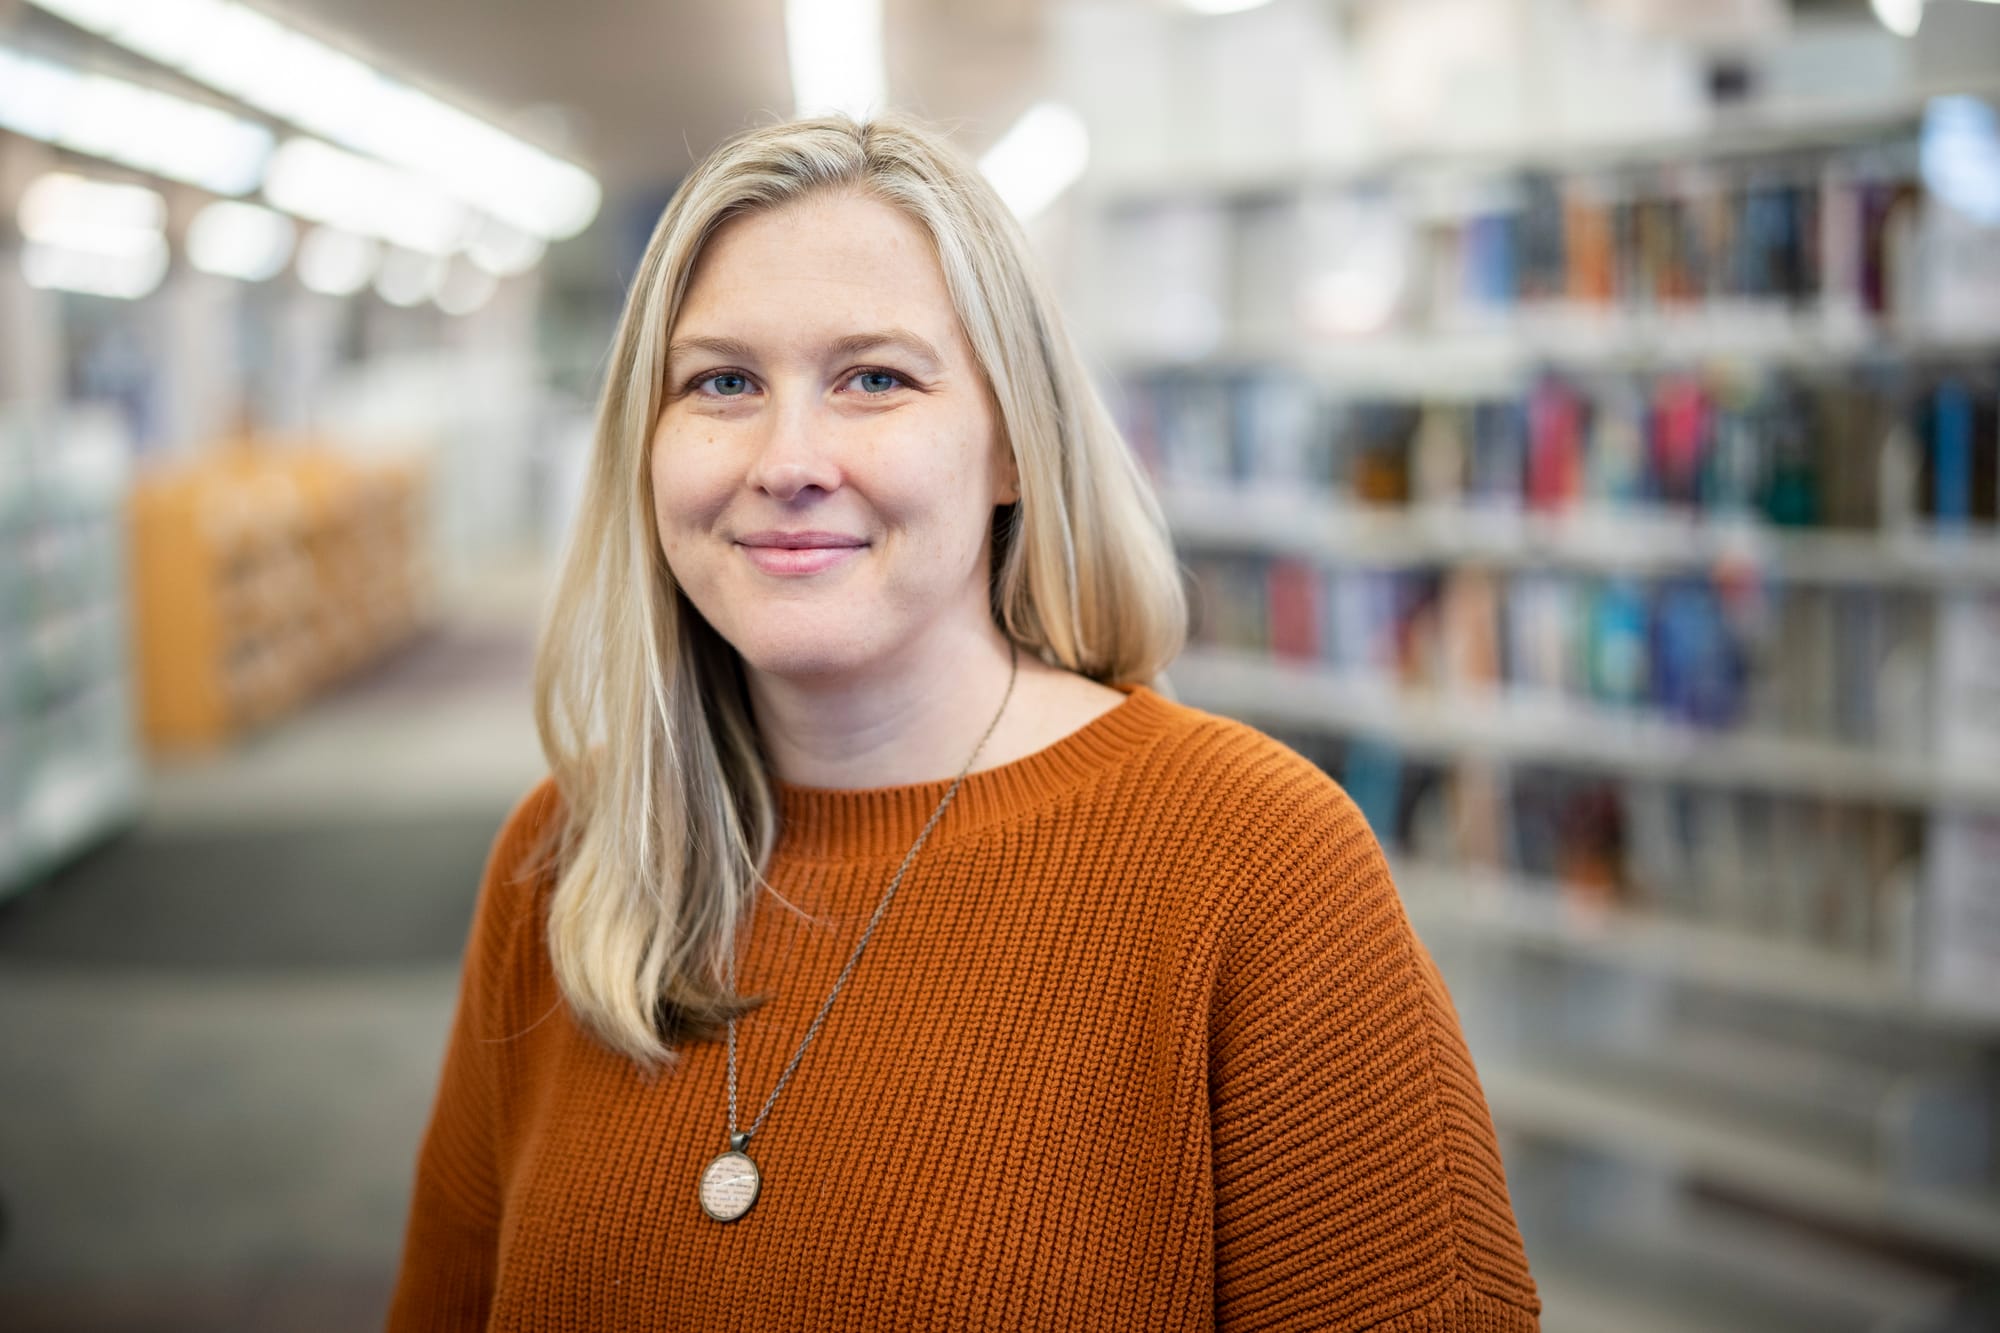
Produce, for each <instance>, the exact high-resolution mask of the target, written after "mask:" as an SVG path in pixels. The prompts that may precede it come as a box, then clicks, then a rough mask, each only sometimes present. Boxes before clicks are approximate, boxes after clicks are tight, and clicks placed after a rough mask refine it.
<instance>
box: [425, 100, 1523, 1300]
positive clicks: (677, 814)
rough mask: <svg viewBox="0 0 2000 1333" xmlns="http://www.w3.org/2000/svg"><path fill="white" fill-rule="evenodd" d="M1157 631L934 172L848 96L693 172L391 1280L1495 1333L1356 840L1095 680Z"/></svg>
mask: <svg viewBox="0 0 2000 1333" xmlns="http://www.w3.org/2000/svg"><path fill="white" fill-rule="evenodd" d="M1184 628H1185V608H1184V604H1183V602H1182V599H1181V593H1180V587H1179V582H1178V576H1177V572H1176V567H1175V565H1174V562H1173V558H1172V554H1171V550H1170V547H1169V545H1168V542H1167V539H1166V536H1165V534H1164V528H1163V524H1162V522H1161V518H1160V513H1159V510H1158V507H1157V505H1156V503H1155V502H1154V500H1153V499H1152V497H1151V495H1150V493H1149V491H1148V489H1147V487H1146V485H1145V483H1144V481H1143V479H1142V477H1141V475H1140V473H1139V472H1138V471H1137V469H1136V468H1135V466H1134V464H1133V462H1132V460H1131V457H1130V455H1129V454H1128V452H1127V450H1126V448H1125V446H1124V444H1123V443H1122V441H1121V440H1120V439H1119V437H1118V434H1117V432H1116V429H1115V428H1114V426H1113V425H1112V424H1111V422H1110V420H1109V418H1108V416H1107V414H1106V412H1105V410H1104V408H1103V406H1102V404H1101V403H1100V401H1099V399H1098V398H1097V396H1096V395H1095V393H1094V392H1093V391H1092V389H1091V386H1090V384H1089V382H1088V380H1087V378H1086V376H1085V374H1084V372H1083V370H1082V369H1081V366H1080V364H1079V361H1078V358H1077V355H1076V353H1075V351H1074V350H1073V348H1072V346H1071V344H1070V341H1069V339H1068V336H1067V335H1066V333H1065V332H1064V330H1063V326H1062V323H1061V321H1060V319H1059V317H1058V314H1057V311H1056V308H1055V306H1054V304H1053V302H1052V301H1051V300H1050V298H1049V296H1048V294H1047V291H1046V290H1045V288H1044V287H1043V285H1042V284H1041V282H1040V280H1039V279H1038V278H1037V277H1036V276H1035V275H1034V273H1033V270H1032V267H1031V265H1030V263H1029V260H1028V258H1027V250H1026V246H1025V243H1024V241H1023V239H1022V237H1021V234H1020V232H1019V229H1018V228H1017V226H1016V224H1015V223H1014V222H1013V220H1012V219H1011V217H1010V216H1009V215H1008V214H1007V212H1006V210H1005V208H1004V206H1003V205H1002V204H1001V203H1000V202H999V200H998V198H997V197H996V196H995V195H994V193H993V192H992V191H991V190H990V189H989V188H988V187H987V185H986V184H985V183H984V182H983V181H982V180H981V178H980V177H979V175H978V174H977V173H976V172H975V171H973V170H972V169H970V168H969V167H968V166H966V165H965V164H964V162H963V161H962V160H961V159H960V158H958V157H957V156H956V155H954V154H953V153H952V152H951V151H949V150H948V149H947V148H946V147H945V146H944V145H943V143H942V142H941V141H940V140H939V139H938V138H937V137H936V136H935V135H934V134H933V133H932V132H930V131H928V130H926V129H924V128H922V127H919V126H918V125H916V124H914V123H912V122H909V121H906V120H903V119H900V118H896V117H885V118H881V119H877V120H874V121H872V122H869V123H866V124H855V123H853V122H851V121H849V120H846V119H841V118H835V119H823V120H812V121H802V122H795V123H791V124H785V125H778V126H773V127H770V128H765V129H759V130H756V131H753V132H750V133H746V134H744V135H742V136H740V137H738V138H737V139H735V140H733V141H732V142H730V143H728V144H726V145H724V146H723V147H722V148H720V149H718V150H717V151H716V152H715V153H714V154H713V155H711V156H710V157H709V158H708V159H707V160H706V161H704V162H703V163H702V164H701V165H700V166H699V167H697V168H696V170H695V171H694V173H693V174H692V175H691V176H689V177H688V179H687V180H686V181H685V182H684V183H683V184H682V186H681V188H680V190H679V191H678V193H677V194H676V196H675V198H674V200H673V202H672V203H671V204H670V205H669V206H668V208H667V210H666V212H665V214H664V216H663V217H662V218H661V220H660V224H659V227H658V229H657V230H656V231H655V233H654V235H653V237H652V240H651V243H650V244H649V246H648V248H647V251H646V255H645V258H644V260H643V262H642V264H641V266H640V270H639V274H638V277H637V279H636V281H635V282H634V284H633V288H632V294H631V297H630V299H629V303H628V306H627V309H626V311H625V315H624V318H623V320H622V321H621V323H620V326H619V329H618V333H617V339H616V343H615V346H614V349H613V357H612V362H611V373H610V375H609V377H608V385H607V388H606V391H605V396H604V401H603V405H602V411H601V415H600V421H599V429H598V438H597V446H596V455H595V460H594V463H593V470H592V473H591V476H590V480H589V485H588V492H587V495H586V498H585V501H584V510H583V515H582V518H581V520H580V522H579V525H578V528H577V536H576V538H575V542H574V546H573V548H572V550H571V552H570V555H569V558H568V565H567V568H566V570H565V572H564V575H563V581H562V585H561V589H560V593H559V596H558V597H557V598H556V599H555V602H554V609H553V612H552V615H551V618H550V622H549V625H548V627H547V630H546V634H545V637H544V640H543V643H542V649H541V656H540V665H539V671H538V680H537V693H538V701H537V714H538V721H539V724H540V727H541V732H542V741H543V745H544V748H545V750H546V751H547V753H548V756H549V759H550V765H551V769H552V774H551V777H550V778H549V779H548V780H547V781H545V782H544V783H543V784H542V786H541V787H539V788H538V789H537V790H535V791H534V792H532V793H530V794H529V795H528V796H527V797H526V798H524V799H523V801H522V802H521V804H520V805H519V806H518V807H517V808H516V809H515V810H514V812H513V813H512V815H511V816H510V817H509V818H508V820H507V823H506V825H505V827H504V828H503V829H502V831H501V833H500V835H499V837H498V839H497V840H496V843H495V845H494V849H493V853H492V856H491V858H490V860H489V862H488V865H487V869H486V875H485V880H484V883H483V885H482V888H481V892H480V900H479V906H478V909H477V912H476V915H475V920H474V923H473V926H472V932H471V937H470V942H469V945H468V951H467V955H466V960H465V971H464V979H463V983H462V989H461V994H460V1001H459V1010H458V1015H457V1019H456V1023H455V1026H454V1028H453V1032H452V1036H451V1042H450V1047H449V1051H448V1053H447V1057H446V1062H445V1069H444V1073H443V1079H442V1084H441V1087H440V1089H439V1094H438V1101H437V1107H436V1110H435V1113H434V1115H433V1117H432V1121H431V1125H430V1128H429V1131H428V1133H427V1135H426V1138H425V1141H424V1145H423V1149H422V1154H421V1158H420V1161H419V1164H418V1171H417V1180H416V1193H415V1200H414V1203H413V1211H412V1216H411V1218H410V1224H409V1232H408V1237H407V1241H406V1248H405V1253H404V1259H403V1268H402V1274H401V1278H400V1282H399V1285H398V1288H397V1291H396V1297H395V1304H394V1309H393V1311H392V1314H391V1317H390V1325H391V1327H392V1328H393V1329H398V1330H403V1329H457V1328H492V1329H508V1330H514V1329H522V1330H526V1329H535V1330H552V1329H577V1330H606V1329H626V1328H633V1329H637V1328H646V1329H812V1330H827V1329H892V1328H893V1329H903V1328H925V1329H972V1330H983V1329H1024V1328H1051V1329H1195V1328H1216V1327H1219V1328H1222V1329H1231V1330H1234V1329H1251V1328H1258V1329H1265V1328H1293V1329H1377V1330H1420V1329H1421V1330H1446V1329H1449V1330H1459V1329H1463V1330H1507V1331H1509V1333H1512V1331H1514V1330H1523V1329H1533V1328H1535V1327H1536V1326H1537V1322H1536V1321H1537V1314H1538V1311H1539V1303H1538V1301H1537V1299H1536V1295H1535V1289H1534V1285H1533V1282H1532V1280H1531V1278H1530V1276H1529V1273H1528V1270H1527V1266H1526V1263H1525V1260H1524V1258H1523V1255H1522V1250H1521V1243H1520V1239H1519V1236H1518V1235H1517V1233H1516V1229H1515V1225H1514V1219H1513V1216H1512V1213H1511V1211H1510V1208H1509V1204H1508V1199H1507V1194H1506V1186H1505V1182H1504V1179H1503V1177H1502V1174H1501V1169H1500V1161H1499V1158H1498V1155H1497V1153H1496V1150H1495V1146H1494V1140H1493V1133H1492V1127H1491V1124H1490V1121H1489V1119H1488V1115H1487V1111H1486V1107H1485V1103H1484V1101H1483V1099H1482V1097H1481V1094H1480V1089H1479V1085H1478V1082H1477V1079H1476V1077H1475V1075H1474V1073H1473V1069H1472V1066H1471V1064H1470V1062H1469V1060H1468V1059H1467V1056H1466V1052H1465V1047H1464V1044H1463V1042H1462V1040H1461V1037H1460V1033H1459V1029H1458V1024H1457V1019H1456V1016H1455V1014H1454V1012H1453V1010H1452V1007H1451V1004H1450V1001H1449V998H1448V996H1447V994H1446V991H1445V988H1444V985H1443V983H1442V982H1441V981H1440V980H1439V978H1438V976H1437V973H1436V971H1435V969H1434V968H1433V966H1432V964H1431V961H1430V958H1429V957H1428V955H1427V954H1426V953H1425V952H1424V950H1423V949H1422V947H1421V946H1420V945H1419V944H1418V942H1417V941H1416V939H1415V938H1414V936H1413V935H1412V934H1411V932H1410V928H1409V925H1408V922H1407V920H1406V919H1405V917H1404V915H1403V913H1402V910H1401V907H1400V905H1399V903H1398V900H1397V897H1396V893H1395V890H1394V888H1393V886H1392V884H1391V883H1390V879H1389V875H1388V873H1387V871H1386V870H1385V868H1384V865H1383V860H1382V856H1381V852H1380V849H1379V847H1378V846H1377V844H1376V842H1375V840H1374V838H1373V837H1371V836H1370V834H1369V831H1368V828H1367V826H1366V824H1365V823H1364V822H1363V821H1362V819H1361V818H1360V816H1359V815H1358V814H1357V812H1356V810H1355V807H1354V805H1353V804H1352V803H1351V802H1350V801H1349V800H1348V799H1347V797H1346V796H1345V795H1344V794H1343V793H1342V792H1341V790H1340V789H1339V788H1338V787H1337V786H1335V785H1334V784H1333V783H1332V782H1331V781H1330V780H1329V779H1328V778H1327V777H1326V776H1325V775H1324V774H1322V773H1321V772H1320V771H1319V770H1318V769H1316V768H1315V767H1313V766H1312V765H1311V764H1309V763H1307V762H1306V761H1304V760H1303V759H1301V758H1300V757H1299V756H1297V755H1295V754H1294V753H1292V752H1291V751H1290V750H1288V749H1286V748H1284V747H1283V746H1281V745H1279V744H1278V743H1277V742H1275V741H1273V740H1271V739H1269V738H1267V737H1265V736H1263V735H1261V734H1259V733H1258V732H1256V731H1254V730H1252V729H1250V728H1248V727H1246V726H1243V725H1241V724H1238V723H1235V722H1231V721H1227V720H1225V719H1222V718H1218V717H1213V716H1210V715H1209V714H1206V713H1203V712H1200V711H1198V710H1195V709H1192V708H1189V707H1185V706H1183V705H1180V704H1178V703H1175V702H1173V701H1171V700H1170V699H1169V698H1167V697H1166V696H1165V695H1163V694H1161V693H1158V692H1156V691H1155V690H1154V689H1153V688H1152V687H1151V686H1149V685H1148V684H1146V683H1145V682H1147V681H1149V680H1152V679H1154V678H1156V676H1157V673H1158V672H1159V671H1160V670H1161V668H1163V667H1164V666H1165V665H1166V664H1167V662H1168V661H1169V660H1170V659H1171V658H1172V657H1173V656H1174V654H1175V653H1176V652H1177V651H1178V649H1179V647H1180V644H1181V641H1182V637H1183V633H1184Z"/></svg>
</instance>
